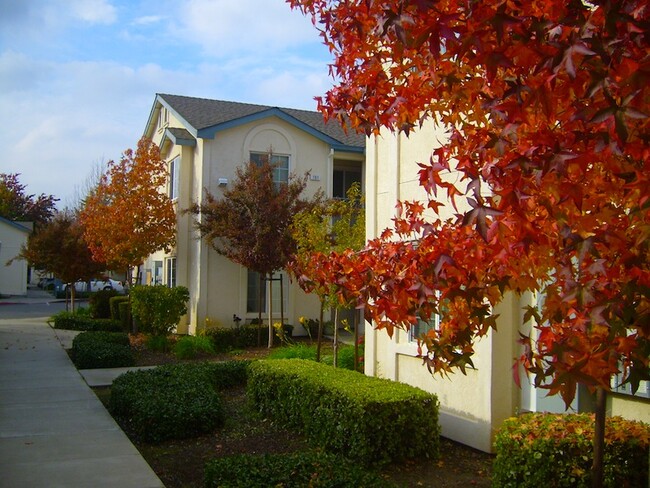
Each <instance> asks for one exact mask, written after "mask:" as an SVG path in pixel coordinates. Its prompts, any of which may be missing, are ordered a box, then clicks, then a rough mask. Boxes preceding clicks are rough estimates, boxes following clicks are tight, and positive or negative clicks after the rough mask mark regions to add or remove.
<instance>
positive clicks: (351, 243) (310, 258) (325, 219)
mask: <svg viewBox="0 0 650 488" xmlns="http://www.w3.org/2000/svg"><path fill="white" fill-rule="evenodd" d="M365 222H366V221H365V213H364V198H363V195H362V193H361V185H359V184H354V185H352V186H351V187H350V188H349V190H348V192H347V198H346V199H344V200H340V199H332V200H330V201H328V202H325V204H323V205H318V206H315V207H313V208H311V209H309V210H308V211H303V212H300V213H299V214H297V215H296V216H295V217H294V220H293V224H292V233H293V236H294V239H295V240H296V244H297V246H296V254H295V255H294V257H293V259H292V261H291V265H290V267H289V269H290V271H291V272H292V273H293V274H294V276H295V277H296V278H297V280H298V283H299V285H300V286H301V287H302V288H303V290H304V291H305V292H307V293H315V294H316V295H317V296H318V298H319V299H320V302H321V308H320V317H319V324H318V336H317V340H316V360H317V361H320V353H321V342H322V335H323V311H324V309H325V308H335V309H337V310H338V309H339V308H341V307H349V306H353V305H356V304H354V303H352V302H351V301H350V300H341V296H340V295H339V294H337V289H336V288H335V287H334V286H333V282H334V281H333V279H331V278H330V273H332V271H333V268H332V267H331V265H333V264H335V261H332V260H331V259H330V256H329V253H330V252H332V251H334V252H340V251H343V250H345V249H352V250H356V251H358V250H360V249H361V248H362V247H363V245H364V243H365V238H366V236H365ZM334 322H335V326H334V364H335V365H336V362H337V347H338V331H337V322H338V319H335V321H334ZM353 327H354V341H355V369H356V366H357V363H358V343H357V342H358V333H359V330H358V327H357V323H356V319H355V323H354V324H353Z"/></svg>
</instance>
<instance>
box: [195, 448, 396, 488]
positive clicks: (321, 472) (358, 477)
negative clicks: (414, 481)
mask: <svg viewBox="0 0 650 488" xmlns="http://www.w3.org/2000/svg"><path fill="white" fill-rule="evenodd" d="M205 486H206V488H217V487H225V486H227V487H229V488H267V487H269V486H282V487H284V488H302V487H305V486H310V487H314V488H339V487H345V486H353V487H355V488H374V487H377V488H382V487H385V488H389V487H394V486H396V485H395V484H393V483H391V482H389V481H386V480H384V479H383V478H382V477H381V476H379V475H378V474H376V473H372V472H368V471H366V470H365V469H363V468H362V467H361V466H358V465H357V464H356V463H354V462H353V461H351V460H348V459H344V458H341V457H338V456H334V455H332V454H327V453H322V452H304V453H291V454H271V455H265V456H251V455H248V456H247V455H238V456H228V457H223V458H219V459H215V460H212V461H210V462H208V463H207V465H206V468H205Z"/></svg>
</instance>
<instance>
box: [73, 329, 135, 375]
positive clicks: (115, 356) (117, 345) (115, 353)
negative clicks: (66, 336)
mask: <svg viewBox="0 0 650 488" xmlns="http://www.w3.org/2000/svg"><path fill="white" fill-rule="evenodd" d="M71 357H72V361H73V362H74V364H75V366H77V368H78V369H96V368H119V367H124V366H133V365H134V364H135V359H134V357H133V352H132V351H131V346H130V345H129V336H128V335H127V334H125V333H123V332H82V333H81V334H79V335H77V336H76V337H75V338H74V339H73V341H72V352H71Z"/></svg>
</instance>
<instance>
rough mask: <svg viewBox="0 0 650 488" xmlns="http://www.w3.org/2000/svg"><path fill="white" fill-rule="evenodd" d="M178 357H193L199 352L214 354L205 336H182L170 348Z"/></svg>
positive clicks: (209, 341) (208, 339)
mask: <svg viewBox="0 0 650 488" xmlns="http://www.w3.org/2000/svg"><path fill="white" fill-rule="evenodd" d="M172 352H173V353H174V356H176V357H177V358H178V359H195V358H196V357H198V356H199V355H200V354H214V352H215V351H214V346H213V345H212V341H211V340H210V338H208V337H205V336H183V337H181V338H180V339H179V340H178V341H177V342H176V344H174V346H173V348H172Z"/></svg>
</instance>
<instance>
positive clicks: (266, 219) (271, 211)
mask: <svg viewBox="0 0 650 488" xmlns="http://www.w3.org/2000/svg"><path fill="white" fill-rule="evenodd" d="M273 169H274V167H273V165H271V164H269V163H268V160H267V161H264V162H263V163H262V164H261V165H257V164H256V163H252V162H251V163H248V164H246V165H244V166H242V167H239V168H237V177H236V179H235V180H234V181H233V184H232V187H231V188H229V189H227V190H226V191H224V193H223V197H222V198H217V197H215V196H214V195H212V194H211V193H210V192H208V191H207V190H206V192H205V199H204V201H203V202H201V203H200V204H198V203H197V204H194V205H192V206H191V207H190V208H189V209H188V212H189V213H191V214H193V215H194V216H195V226H196V228H197V229H198V231H199V233H200V235H201V237H202V238H203V239H206V241H207V242H208V243H209V244H210V246H212V248H213V249H214V250H215V251H216V252H217V253H218V254H220V255H222V256H225V257H227V258H228V259H230V260H231V261H233V262H235V263H238V264H241V265H242V266H245V267H246V268H248V269H250V270H252V271H255V272H257V273H259V274H260V276H264V277H266V278H267V279H271V277H272V275H273V273H274V272H276V271H278V270H281V269H284V268H285V267H286V266H287V263H288V262H289V259H290V257H291V256H292V255H293V253H294V252H295V248H296V242H295V240H294V238H293V236H292V234H291V231H290V224H291V222H292V219H293V216H294V215H295V214H297V213H298V212H300V211H302V210H304V209H306V208H309V207H310V206H311V205H314V204H315V203H316V202H318V201H319V200H320V198H321V197H320V193H319V194H317V195H316V196H315V197H314V198H313V199H311V200H307V199H302V198H301V195H302V193H303V190H304V189H305V186H306V184H307V176H306V175H305V176H304V177H302V178H298V177H296V176H295V175H291V176H290V177H289V181H288V182H287V183H280V184H277V183H276V182H274V181H273ZM260 288H261V287H260ZM260 293H263V290H262V289H260ZM269 309H270V307H269ZM258 312H259V323H261V317H262V315H261V314H262V310H261V307H259V310H258ZM268 312H269V319H268V322H269V327H268V332H269V338H268V346H269V347H272V345H273V324H272V317H271V312H270V310H268Z"/></svg>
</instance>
